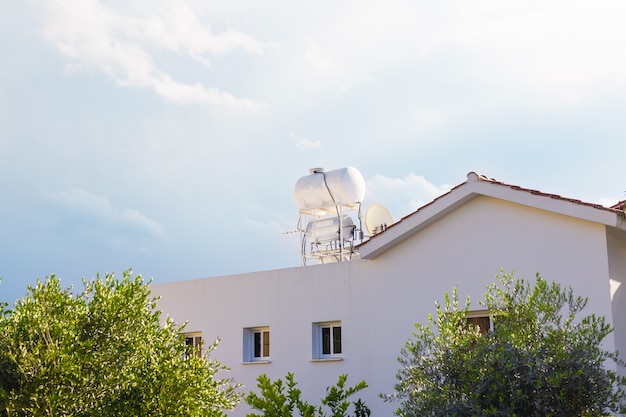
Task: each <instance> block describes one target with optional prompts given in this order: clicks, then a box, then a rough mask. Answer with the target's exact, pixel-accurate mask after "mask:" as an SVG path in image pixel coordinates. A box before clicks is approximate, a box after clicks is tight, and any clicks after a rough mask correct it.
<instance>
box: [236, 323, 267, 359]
mask: <svg viewBox="0 0 626 417" xmlns="http://www.w3.org/2000/svg"><path fill="white" fill-rule="evenodd" d="M270 336H271V333H270V328H269V326H260V327H248V328H245V329H243V363H269V362H270V354H271V337H270ZM257 349H258V351H257Z"/></svg>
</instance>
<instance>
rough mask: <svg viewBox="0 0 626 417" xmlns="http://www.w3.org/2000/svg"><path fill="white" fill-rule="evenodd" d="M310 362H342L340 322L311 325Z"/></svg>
mask: <svg viewBox="0 0 626 417" xmlns="http://www.w3.org/2000/svg"><path fill="white" fill-rule="evenodd" d="M312 327H313V331H312V333H313V334H312V356H313V358H312V360H313V361H329V360H343V354H344V347H343V339H344V338H343V329H342V327H343V326H342V323H341V321H340V320H335V321H324V322H317V323H313V326H312Z"/></svg>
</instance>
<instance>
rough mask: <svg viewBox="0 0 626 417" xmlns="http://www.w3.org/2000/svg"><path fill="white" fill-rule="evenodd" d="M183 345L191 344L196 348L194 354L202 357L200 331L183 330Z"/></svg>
mask: <svg viewBox="0 0 626 417" xmlns="http://www.w3.org/2000/svg"><path fill="white" fill-rule="evenodd" d="M183 337H184V338H185V345H187V346H193V347H194V348H195V350H196V356H197V357H199V358H201V357H202V332H184V333H183ZM190 341H191V343H189V342H190Z"/></svg>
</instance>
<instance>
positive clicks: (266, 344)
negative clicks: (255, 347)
mask: <svg viewBox="0 0 626 417" xmlns="http://www.w3.org/2000/svg"><path fill="white" fill-rule="evenodd" d="M263 356H270V332H263Z"/></svg>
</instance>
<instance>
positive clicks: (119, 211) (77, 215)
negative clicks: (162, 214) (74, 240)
mask: <svg viewBox="0 0 626 417" xmlns="http://www.w3.org/2000/svg"><path fill="white" fill-rule="evenodd" d="M49 199H50V201H52V202H53V203H54V204H55V205H56V206H57V207H60V208H61V209H62V210H63V211H64V213H65V214H67V215H70V216H71V221H72V222H76V223H77V224H88V225H90V226H93V227H95V228H101V229H103V230H106V232H107V233H109V232H110V231H112V230H113V231H116V232H121V233H122V234H127V235H135V236H136V235H139V236H141V237H143V236H150V237H155V238H159V239H162V238H165V237H166V236H167V232H166V231H165V229H164V228H163V226H161V224H159V223H158V222H157V221H155V220H152V219H150V218H149V217H147V216H146V215H144V214H143V213H141V212H140V211H139V210H136V209H129V208H118V207H116V206H114V205H112V204H111V202H110V201H109V200H108V199H107V198H106V197H104V196H101V195H97V194H94V193H91V192H89V191H86V190H83V189H81V188H73V189H70V190H67V191H62V192H58V193H56V194H53V195H51V196H50V197H49ZM116 239H118V240H119V239H120V237H119V236H118V237H116Z"/></svg>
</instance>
